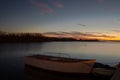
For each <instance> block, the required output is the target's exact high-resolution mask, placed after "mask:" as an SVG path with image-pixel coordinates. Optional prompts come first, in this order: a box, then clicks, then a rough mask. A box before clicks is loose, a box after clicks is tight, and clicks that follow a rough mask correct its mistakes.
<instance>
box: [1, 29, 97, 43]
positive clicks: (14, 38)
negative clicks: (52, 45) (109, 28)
mask: <svg viewBox="0 0 120 80" xmlns="http://www.w3.org/2000/svg"><path fill="white" fill-rule="evenodd" d="M49 41H98V40H82V39H80V40H76V39H74V38H55V37H45V36H43V35H42V34H40V33H5V32H1V31H0V42H2V43H4V42H49Z"/></svg>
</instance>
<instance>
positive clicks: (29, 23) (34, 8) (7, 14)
mask: <svg viewBox="0 0 120 80" xmlns="http://www.w3.org/2000/svg"><path fill="white" fill-rule="evenodd" d="M0 10H1V11H0V12H1V13H0V30H2V31H7V32H40V33H46V32H56V33H58V32H72V33H73V32H82V33H89V34H93V33H94V34H95V35H96V34H98V33H99V34H101V35H110V36H119V35H120V0H0Z"/></svg>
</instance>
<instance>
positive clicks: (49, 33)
mask: <svg viewBox="0 0 120 80" xmlns="http://www.w3.org/2000/svg"><path fill="white" fill-rule="evenodd" d="M43 35H49V36H50V35H52V36H58V37H59V36H61V37H76V36H77V37H96V38H99V37H103V38H115V37H116V36H109V35H105V34H95V33H92V32H91V33H87V32H86V33H83V32H47V33H43Z"/></svg>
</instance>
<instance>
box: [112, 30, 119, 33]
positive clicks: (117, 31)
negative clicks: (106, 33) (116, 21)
mask: <svg viewBox="0 0 120 80" xmlns="http://www.w3.org/2000/svg"><path fill="white" fill-rule="evenodd" d="M112 31H113V32H116V33H120V30H112Z"/></svg>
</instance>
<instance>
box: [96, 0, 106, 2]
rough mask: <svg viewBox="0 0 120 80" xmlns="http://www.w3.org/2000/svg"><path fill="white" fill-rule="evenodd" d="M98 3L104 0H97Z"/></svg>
mask: <svg viewBox="0 0 120 80" xmlns="http://www.w3.org/2000/svg"><path fill="white" fill-rule="evenodd" d="M97 2H98V3H104V2H105V0H97Z"/></svg>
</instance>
